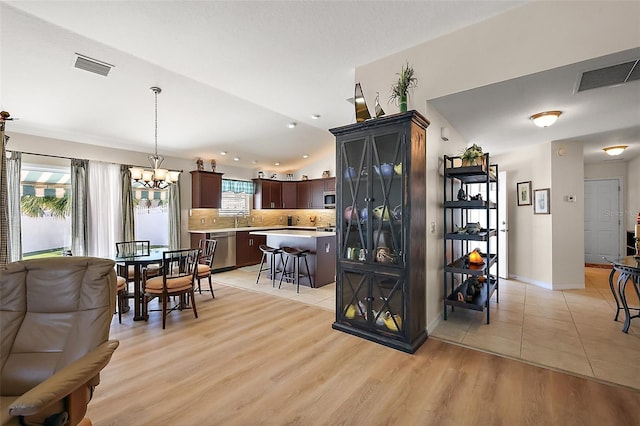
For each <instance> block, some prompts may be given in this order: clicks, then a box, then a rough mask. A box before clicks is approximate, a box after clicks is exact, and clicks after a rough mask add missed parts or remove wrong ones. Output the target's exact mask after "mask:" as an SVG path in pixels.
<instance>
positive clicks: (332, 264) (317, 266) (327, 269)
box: [250, 229, 336, 287]
mask: <svg viewBox="0 0 640 426" xmlns="http://www.w3.org/2000/svg"><path fill="white" fill-rule="evenodd" d="M250 234H253V235H265V236H266V237H267V245H268V246H270V247H277V248H280V247H293V248H296V249H300V250H309V252H310V253H309V254H308V255H307V262H308V263H309V273H310V274H311V278H312V280H313V285H314V287H322V286H323V285H327V284H330V283H333V282H335V280H336V233H335V232H327V231H312V230H302V229H275V230H264V231H251V232H250ZM279 260H280V259H279V258H277V261H278V262H279ZM279 266H281V265H279V264H278V265H276V267H279ZM287 269H288V266H287ZM300 285H305V286H309V283H308V282H307V280H305V279H301V280H300Z"/></svg>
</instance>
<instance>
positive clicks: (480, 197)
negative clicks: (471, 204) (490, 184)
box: [471, 194, 482, 201]
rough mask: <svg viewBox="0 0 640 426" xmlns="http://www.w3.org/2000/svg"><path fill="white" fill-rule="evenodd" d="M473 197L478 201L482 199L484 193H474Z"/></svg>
mask: <svg viewBox="0 0 640 426" xmlns="http://www.w3.org/2000/svg"><path fill="white" fill-rule="evenodd" d="M471 199H472V200H476V201H482V194H478V195H472V196H471Z"/></svg>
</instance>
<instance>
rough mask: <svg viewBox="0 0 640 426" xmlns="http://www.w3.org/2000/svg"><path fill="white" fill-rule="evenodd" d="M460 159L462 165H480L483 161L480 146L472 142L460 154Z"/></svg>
mask: <svg viewBox="0 0 640 426" xmlns="http://www.w3.org/2000/svg"><path fill="white" fill-rule="evenodd" d="M460 159H461V160H462V167H467V166H482V165H483V161H484V154H483V153H482V148H481V147H479V146H478V145H476V144H475V143H474V144H473V145H471V146H470V147H469V148H467V149H466V150H464V152H463V153H462V154H461V155H460Z"/></svg>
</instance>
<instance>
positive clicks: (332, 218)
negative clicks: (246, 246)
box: [189, 209, 336, 231]
mask: <svg viewBox="0 0 640 426" xmlns="http://www.w3.org/2000/svg"><path fill="white" fill-rule="evenodd" d="M288 216H291V219H292V225H293V226H335V224H336V211H335V209H309V210H304V209H295V210H285V209H283V210H277V209H276V210H252V211H251V215H249V216H245V217H241V216H238V217H237V218H236V217H234V216H220V215H219V210H218V209H189V230H190V231H202V230H209V229H222V228H233V227H234V226H235V224H236V219H237V221H238V222H237V223H238V225H237V226H238V227H245V226H280V225H282V226H287V217H288Z"/></svg>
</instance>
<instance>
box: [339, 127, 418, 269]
mask: <svg viewBox="0 0 640 426" xmlns="http://www.w3.org/2000/svg"><path fill="white" fill-rule="evenodd" d="M404 144H405V141H404V135H403V134H402V133H399V132H397V131H395V132H386V133H385V132H383V131H380V132H378V133H376V134H374V135H372V136H370V137H367V138H364V137H363V138H356V139H351V140H347V141H344V142H343V143H342V144H341V146H340V149H341V153H340V157H341V161H342V164H341V167H342V170H344V172H343V173H344V175H343V176H342V187H341V189H342V190H341V194H340V195H341V197H342V204H341V205H342V206H343V209H344V211H342V212H339V214H341V215H342V220H343V221H344V225H345V226H344V227H343V238H342V247H341V248H342V250H341V257H342V260H346V261H353V262H361V263H379V264H384V265H388V266H399V267H403V266H404V259H403V258H404V240H405V235H404V232H403V227H402V221H403V210H404V206H405V204H406V203H405V199H404V197H405V188H404V182H405V179H404V173H403V167H402V166H403V163H404V162H405V151H406V150H405V147H404Z"/></svg>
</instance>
